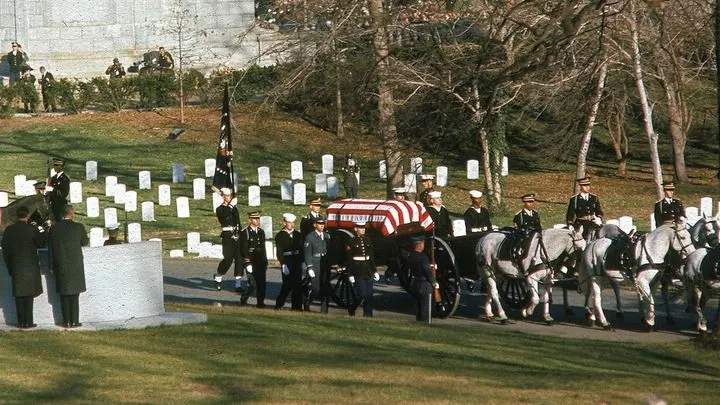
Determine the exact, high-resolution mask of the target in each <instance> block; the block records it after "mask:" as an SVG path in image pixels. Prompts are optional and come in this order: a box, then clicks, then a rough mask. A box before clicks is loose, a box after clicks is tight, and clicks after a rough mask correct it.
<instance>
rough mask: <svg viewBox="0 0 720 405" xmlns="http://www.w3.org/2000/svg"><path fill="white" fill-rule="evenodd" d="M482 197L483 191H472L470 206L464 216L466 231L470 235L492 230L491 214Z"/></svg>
mask: <svg viewBox="0 0 720 405" xmlns="http://www.w3.org/2000/svg"><path fill="white" fill-rule="evenodd" d="M482 196H483V194H482V192H481V191H478V190H470V206H469V207H468V209H467V210H465V213H464V214H463V218H464V219H465V229H466V230H467V233H468V234H471V233H480V232H485V231H489V230H492V224H491V223H490V213H489V212H488V210H487V208H485V207H483V205H482V200H481V198H482Z"/></svg>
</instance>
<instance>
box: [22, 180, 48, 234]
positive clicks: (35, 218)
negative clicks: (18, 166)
mask: <svg viewBox="0 0 720 405" xmlns="http://www.w3.org/2000/svg"><path fill="white" fill-rule="evenodd" d="M33 186H34V187H35V194H40V195H42V196H43V203H42V205H41V206H39V207H38V208H37V209H36V210H35V211H33V212H31V213H30V219H29V220H28V223H29V224H30V225H32V226H34V227H36V228H38V230H40V231H41V232H44V231H46V230H48V229H49V228H50V225H51V224H52V219H53V215H52V211H51V210H50V205H49V204H48V202H47V198H45V182H44V181H38V182H36V183H35V184H34V185H33Z"/></svg>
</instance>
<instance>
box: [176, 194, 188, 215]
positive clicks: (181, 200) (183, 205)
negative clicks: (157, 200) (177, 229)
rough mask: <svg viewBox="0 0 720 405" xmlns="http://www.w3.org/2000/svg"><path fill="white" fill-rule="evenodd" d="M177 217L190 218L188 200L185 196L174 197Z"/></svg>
mask: <svg viewBox="0 0 720 405" xmlns="http://www.w3.org/2000/svg"><path fill="white" fill-rule="evenodd" d="M175 205H176V207H177V216H178V218H190V200H189V199H188V198H187V197H178V198H176V199H175Z"/></svg>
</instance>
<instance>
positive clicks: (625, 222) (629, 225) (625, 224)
mask: <svg viewBox="0 0 720 405" xmlns="http://www.w3.org/2000/svg"><path fill="white" fill-rule="evenodd" d="M618 222H619V224H618V226H619V227H620V229H622V230H623V232H625V233H630V232H631V231H632V230H633V228H634V226H633V218H632V217H630V216H627V215H625V216H622V217H620V218H618Z"/></svg>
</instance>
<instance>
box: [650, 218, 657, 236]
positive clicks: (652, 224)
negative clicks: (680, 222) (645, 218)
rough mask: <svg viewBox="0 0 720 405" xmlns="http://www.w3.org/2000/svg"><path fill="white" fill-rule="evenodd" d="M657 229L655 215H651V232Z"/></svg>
mask: <svg viewBox="0 0 720 405" xmlns="http://www.w3.org/2000/svg"><path fill="white" fill-rule="evenodd" d="M655 228H657V224H655V214H650V232H652V231H654V230H655Z"/></svg>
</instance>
